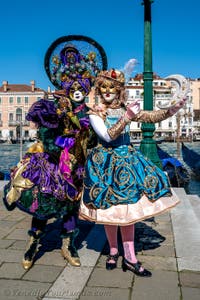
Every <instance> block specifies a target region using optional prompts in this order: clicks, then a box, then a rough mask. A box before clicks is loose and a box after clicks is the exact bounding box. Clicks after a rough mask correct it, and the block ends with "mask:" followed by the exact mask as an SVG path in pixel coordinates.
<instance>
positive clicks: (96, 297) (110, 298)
mask: <svg viewBox="0 0 200 300" xmlns="http://www.w3.org/2000/svg"><path fill="white" fill-rule="evenodd" d="M129 297H130V289H120V288H105V287H102V288H100V287H86V288H85V289H84V290H83V292H82V293H81V296H80V298H79V299H80V300H122V299H123V300H128V299H129Z"/></svg>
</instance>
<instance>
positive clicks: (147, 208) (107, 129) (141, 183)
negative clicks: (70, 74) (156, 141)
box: [79, 69, 185, 277]
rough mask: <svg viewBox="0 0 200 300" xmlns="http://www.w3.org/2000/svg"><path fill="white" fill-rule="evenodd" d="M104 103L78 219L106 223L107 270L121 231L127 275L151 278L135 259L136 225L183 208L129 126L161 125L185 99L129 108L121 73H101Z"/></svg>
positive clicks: (94, 113) (95, 115) (93, 117)
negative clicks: (156, 106) (154, 106)
mask: <svg viewBox="0 0 200 300" xmlns="http://www.w3.org/2000/svg"><path fill="white" fill-rule="evenodd" d="M95 85H96V95H97V96H99V97H100V99H101V104H99V105H96V106H94V108H93V109H91V110H90V112H89V119H90V123H91V126H92V127H93V129H94V131H95V132H96V134H97V136H98V145H97V146H96V147H94V148H93V149H92V150H91V151H90V153H89V155H88V157H87V161H86V167H85V178H84V191H83V199H82V201H81V207H80V215H79V216H80V218H82V219H85V220H89V221H92V222H96V223H99V224H104V226H105V232H106V236H107V239H108V243H109V246H110V254H109V256H108V258H107V261H106V269H108V270H112V269H114V268H116V266H117V260H118V257H119V252H118V241H117V231H118V226H119V227H120V231H121V236H122V242H123V249H124V257H123V260H122V269H123V271H127V270H130V271H132V272H133V273H135V274H136V275H138V276H147V277H149V276H151V272H150V271H148V270H146V269H145V268H144V267H143V266H142V264H141V263H140V262H139V261H138V260H137V258H136V254H135V246H134V223H136V222H138V221H142V220H145V219H147V218H149V217H153V216H155V215H157V214H160V213H162V212H165V211H166V210H168V209H170V208H172V207H174V206H175V205H177V204H178V203H179V199H178V198H177V196H176V194H174V192H173V191H172V190H171V188H170V184H169V180H168V177H167V176H166V174H165V173H164V172H163V171H162V170H161V169H160V168H158V167H157V166H156V165H154V164H153V163H152V162H151V161H150V160H149V159H148V158H146V157H144V155H143V154H142V153H141V152H140V151H137V150H136V149H135V148H134V146H133V145H131V143H130V134H129V133H130V123H131V121H135V122H147V123H156V122H160V121H162V120H164V119H166V118H168V117H170V116H172V115H173V114H175V113H176V112H177V111H178V110H179V109H180V108H181V107H183V105H184V103H185V100H181V101H179V102H178V103H176V104H175V105H174V106H172V107H170V108H169V109H166V110H158V111H143V110H140V107H139V104H138V103H137V102H134V103H133V104H130V105H128V106H127V107H125V100H126V92H125V78H124V73H122V72H121V71H118V70H115V69H111V70H108V71H101V72H100V73H99V75H98V77H97V79H96V84H95Z"/></svg>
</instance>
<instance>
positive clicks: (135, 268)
mask: <svg viewBox="0 0 200 300" xmlns="http://www.w3.org/2000/svg"><path fill="white" fill-rule="evenodd" d="M141 266H142V264H141V262H139V261H138V262H137V263H135V264H133V263H131V262H130V261H128V260H127V259H126V258H125V257H123V259H122V270H123V271H124V272H126V271H127V270H129V271H131V272H133V273H134V274H135V275H138V276H141V277H151V276H152V274H151V272H150V271H148V270H146V269H144V268H143V270H142V271H141Z"/></svg>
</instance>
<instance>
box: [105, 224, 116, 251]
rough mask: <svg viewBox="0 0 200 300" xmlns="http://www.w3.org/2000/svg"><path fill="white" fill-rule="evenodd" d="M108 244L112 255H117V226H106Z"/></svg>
mask: <svg viewBox="0 0 200 300" xmlns="http://www.w3.org/2000/svg"><path fill="white" fill-rule="evenodd" d="M104 228H105V232H106V236H107V239H108V243H109V246H110V255H115V254H117V252H118V242H117V228H118V226H116V225H104Z"/></svg>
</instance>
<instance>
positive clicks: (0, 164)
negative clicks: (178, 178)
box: [0, 142, 200, 196]
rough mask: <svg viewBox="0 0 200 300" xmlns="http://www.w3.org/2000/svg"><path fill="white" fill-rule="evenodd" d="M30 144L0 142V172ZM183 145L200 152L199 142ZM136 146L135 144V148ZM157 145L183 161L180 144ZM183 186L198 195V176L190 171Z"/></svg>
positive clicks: (199, 189)
mask: <svg viewBox="0 0 200 300" xmlns="http://www.w3.org/2000/svg"><path fill="white" fill-rule="evenodd" d="M30 145H31V143H25V144H23V145H22V148H21V147H20V144H0V172H3V173H7V174H9V172H10V168H12V167H13V166H15V165H16V164H17V163H18V162H19V160H20V157H21V155H24V154H25V152H26V151H27V149H28V148H29V147H30ZM185 145H186V146H188V147H189V148H190V149H193V150H194V151H196V152H197V153H199V154H200V142H193V143H185ZM138 147H139V146H137V145H136V148H138ZM159 147H160V148H162V149H163V150H164V151H166V152H167V153H169V154H170V155H172V156H173V157H176V158H178V159H179V160H180V161H181V162H182V163H183V160H182V155H181V151H180V145H178V144H177V143H165V142H163V143H161V144H159ZM188 169H189V167H188ZM184 188H185V191H186V193H188V194H196V195H199V196H200V178H197V177H195V176H194V174H192V173H191V180H190V182H189V183H188V184H187V185H186V186H185V187H184Z"/></svg>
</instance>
